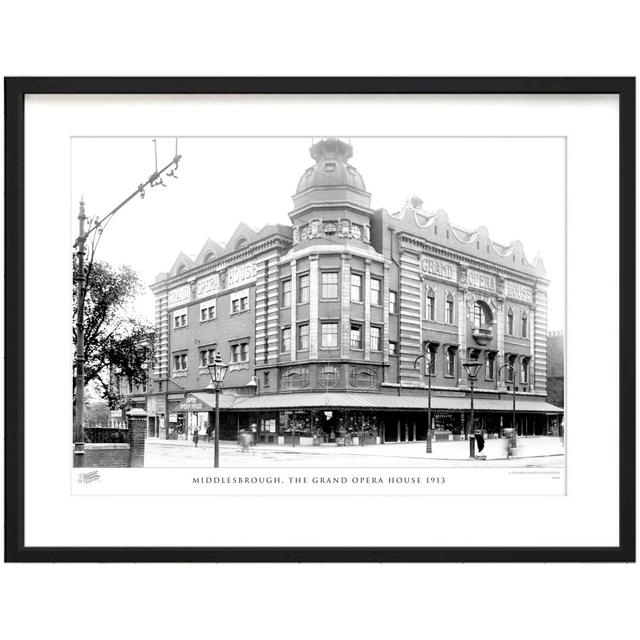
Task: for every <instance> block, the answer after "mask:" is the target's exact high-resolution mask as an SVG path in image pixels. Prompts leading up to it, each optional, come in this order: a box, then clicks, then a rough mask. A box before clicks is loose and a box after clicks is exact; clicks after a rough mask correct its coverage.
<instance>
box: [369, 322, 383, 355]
mask: <svg viewBox="0 0 640 640" xmlns="http://www.w3.org/2000/svg"><path fill="white" fill-rule="evenodd" d="M370 337H371V347H370V348H371V351H381V350H382V331H381V329H380V327H374V326H372V327H371V334H370Z"/></svg>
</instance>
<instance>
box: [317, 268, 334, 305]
mask: <svg viewBox="0 0 640 640" xmlns="http://www.w3.org/2000/svg"><path fill="white" fill-rule="evenodd" d="M320 282H321V286H320V297H321V298H323V299H324V300H334V299H337V297H338V272H337V271H323V272H322V274H321V276H320Z"/></svg>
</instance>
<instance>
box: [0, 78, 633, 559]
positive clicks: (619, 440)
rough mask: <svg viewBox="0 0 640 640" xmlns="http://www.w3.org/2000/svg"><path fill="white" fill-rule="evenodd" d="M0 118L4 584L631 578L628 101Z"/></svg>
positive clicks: (53, 112)
mask: <svg viewBox="0 0 640 640" xmlns="http://www.w3.org/2000/svg"><path fill="white" fill-rule="evenodd" d="M5 107H6V108H5V131H6V139H5V164H6V197H5V230H6V234H5V238H6V240H5V254H6V297H5V309H6V310H5V324H6V331H7V340H6V360H5V381H6V382H5V386H6V389H5V397H6V410H5V417H6V421H5V423H6V444H7V447H6V458H5V461H6V465H5V468H6V487H7V488H6V530H5V557H6V559H7V560H9V561H14V562H29V561H71V562H76V561H83V562H84V561H95V562H105V561H106V562H109V561H115V562H123V561H132V562H176V561H202V562H274V561H278V562H301V561H303V562H380V561H382V562H453V561H462V562H507V561H508V562H532V561H536V562H576V561H581V562H584V561H600V562H602V561H607V562H631V561H634V560H635V395H634V393H635V364H634V348H633V347H634V345H635V276H634V271H635V80H634V79H633V78H8V79H5Z"/></svg>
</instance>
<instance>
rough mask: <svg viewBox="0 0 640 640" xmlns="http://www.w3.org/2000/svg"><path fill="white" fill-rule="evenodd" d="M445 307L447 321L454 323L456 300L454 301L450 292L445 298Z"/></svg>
mask: <svg viewBox="0 0 640 640" xmlns="http://www.w3.org/2000/svg"><path fill="white" fill-rule="evenodd" d="M444 309H445V322H446V323H447V324H453V323H454V318H455V316H454V302H453V296H452V295H451V294H450V293H447V297H446V299H445V305H444Z"/></svg>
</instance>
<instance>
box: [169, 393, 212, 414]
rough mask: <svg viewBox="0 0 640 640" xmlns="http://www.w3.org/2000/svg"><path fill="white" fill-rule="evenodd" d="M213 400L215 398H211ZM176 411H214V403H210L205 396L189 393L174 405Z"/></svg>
mask: <svg viewBox="0 0 640 640" xmlns="http://www.w3.org/2000/svg"><path fill="white" fill-rule="evenodd" d="M211 400H212V402H213V398H211ZM173 410H174V411H213V410H214V407H213V404H209V403H208V402H207V401H206V400H205V399H204V398H202V397H197V396H195V395H193V394H189V395H188V396H187V397H186V398H185V399H184V400H183V401H182V402H178V404H177V405H176V406H175V407H174V409H173Z"/></svg>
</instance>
